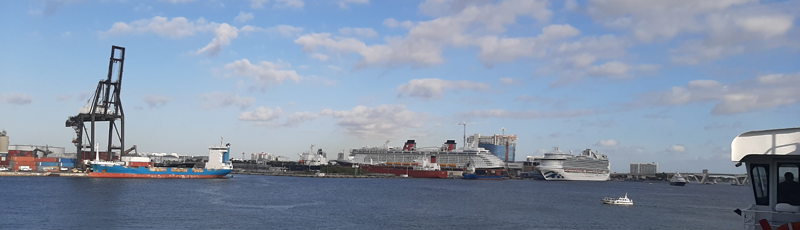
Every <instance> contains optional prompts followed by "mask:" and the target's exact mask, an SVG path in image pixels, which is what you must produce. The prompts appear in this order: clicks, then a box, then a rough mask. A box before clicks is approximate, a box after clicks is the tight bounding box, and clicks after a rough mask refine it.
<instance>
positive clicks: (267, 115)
mask: <svg viewBox="0 0 800 230" xmlns="http://www.w3.org/2000/svg"><path fill="white" fill-rule="evenodd" d="M281 113H283V111H282V110H281V107H275V109H274V110H273V109H272V108H269V107H264V106H260V107H258V108H256V110H255V111H251V112H243V113H242V114H240V115H239V120H240V121H272V120H275V119H278V118H279V117H280V116H281Z"/></svg>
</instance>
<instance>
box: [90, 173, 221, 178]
mask: <svg viewBox="0 0 800 230" xmlns="http://www.w3.org/2000/svg"><path fill="white" fill-rule="evenodd" d="M225 176H226V175H176V174H133V173H89V177H94V178H198V179H200V178H225Z"/></svg>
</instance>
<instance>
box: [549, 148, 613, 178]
mask: <svg viewBox="0 0 800 230" xmlns="http://www.w3.org/2000/svg"><path fill="white" fill-rule="evenodd" d="M610 169H611V166H610V164H609V162H608V156H606V155H603V154H599V153H597V151H595V152H592V150H590V149H586V150H584V151H583V152H581V154H580V155H572V154H568V153H564V152H561V150H559V149H558V147H555V148H553V151H552V152H549V153H545V154H544V157H543V158H542V159H541V164H540V165H539V166H537V167H536V171H538V172H539V173H541V174H542V175H543V176H544V179H545V180H587V181H607V180H608V179H609V175H610V173H609V171H610Z"/></svg>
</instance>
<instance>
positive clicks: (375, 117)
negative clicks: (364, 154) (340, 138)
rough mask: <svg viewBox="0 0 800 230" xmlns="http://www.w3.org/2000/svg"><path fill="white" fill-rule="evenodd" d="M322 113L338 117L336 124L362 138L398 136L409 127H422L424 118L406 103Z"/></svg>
mask: <svg viewBox="0 0 800 230" xmlns="http://www.w3.org/2000/svg"><path fill="white" fill-rule="evenodd" d="M321 115H324V116H332V117H334V118H336V119H337V121H336V124H337V125H339V126H341V127H342V128H344V129H345V130H346V133H347V134H350V135H353V136H356V137H360V138H387V137H388V138H396V135H398V134H402V133H404V132H405V131H407V129H408V128H419V127H421V126H422V121H423V120H424V114H419V113H415V112H413V111H410V110H408V109H406V106H405V105H380V106H377V107H373V108H369V107H366V106H361V105H360V106H356V107H355V108H353V109H351V110H349V111H348V110H345V111H335V110H331V109H324V110H323V111H322V113H321Z"/></svg>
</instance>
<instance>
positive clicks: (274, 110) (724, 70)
mask: <svg viewBox="0 0 800 230" xmlns="http://www.w3.org/2000/svg"><path fill="white" fill-rule="evenodd" d="M799 14H800V1H753V0H706V1H696V0H673V1H659V0H653V1H622V0H589V1H574V0H567V1H543V0H523V1H449V0H427V1H374V0H373V1H370V0H338V1H336V0H330V1H328V0H325V1H323V0H319V1H316V0H251V1H213V0H168V1H130V0H127V1H126V0H121V1H110V0H106V1H77V0H51V1H0V20H2V21H4V22H6V23H4V25H3V28H2V32H1V33H0V111H1V112H0V129H4V130H6V131H7V132H8V135H9V137H10V142H11V144H12V145H13V144H33V145H50V146H60V147H66V148H67V152H75V147H74V145H73V144H72V143H71V140H72V139H73V138H75V132H74V131H73V130H72V129H71V128H69V127H65V125H64V124H65V121H66V119H67V118H68V117H69V116H74V115H76V114H77V113H78V111H79V109H80V108H81V107H83V106H84V105H86V104H87V100H89V99H90V97H91V96H92V94H93V93H94V89H95V88H96V87H97V84H98V82H99V81H100V80H102V79H104V78H105V77H106V74H107V71H108V61H109V57H110V52H111V46H112V45H116V46H122V47H125V48H126V50H125V55H126V56H125V65H124V73H123V81H122V87H121V89H122V95H121V98H122V99H121V101H122V104H123V108H124V109H125V116H126V117H125V119H126V120H125V122H126V123H125V125H126V133H125V135H126V145H127V146H130V145H132V144H135V145H137V146H138V150H139V151H141V152H159V153H179V154H185V155H207V148H208V147H209V146H211V145H215V144H219V143H220V141H221V140H220V139H221V138H224V139H223V140H222V141H224V142H226V143H228V142H229V143H231V145H232V152H233V154H232V156H233V157H236V158H240V157H241V156H240V155H239V153H246V157H245V158H249V157H250V154H251V153H261V152H267V153H273V154H276V155H280V156H286V157H289V158H290V159H298V156H297V154H298V153H301V152H303V151H308V149H309V148H310V146H311V145H316V147H317V148H323V149H325V150H326V151H327V152H328V156H329V158H333V157H335V156H336V153H338V152H340V151H348V150H349V149H353V148H359V147H364V146H379V145H382V144H383V143H384V142H385V141H387V140H388V141H390V142H389V144H390V145H392V146H401V145H402V143H404V142H405V140H408V139H414V140H416V141H417V143H418V145H419V146H441V144H443V143H444V142H445V141H446V140H448V139H454V140H456V141H457V142H458V143H459V144H463V139H462V138H463V135H464V132H465V131H464V130H465V128H466V133H467V135H472V134H475V133H478V134H481V135H493V134H501V133H505V134H514V135H517V136H518V143H517V152H516V160H517V161H523V160H525V159H526V156H537V155H542V154H543V153H544V152H548V151H550V150H551V149H552V148H553V147H559V148H560V149H561V150H563V151H573V152H575V153H578V152H580V151H582V150H584V149H586V148H590V149H593V150H598V151H599V152H600V153H602V154H606V155H608V156H609V159H610V161H611V170H612V171H613V172H628V170H629V163H644V162H657V163H658V164H659V171H664V172H676V171H680V172H700V171H702V170H703V169H709V170H710V171H711V172H719V173H743V172H744V169H742V167H740V168H736V167H734V164H735V163H734V162H731V157H730V143H731V141H732V140H733V138H734V137H736V136H737V135H738V134H741V133H743V132H746V131H751V130H763V129H775V128H786V127H797V126H798V117H800V116H799V115H800V103H798V102H800V90H799V89H800V65H798V63H800V54H799V51H800V39H798V38H800V29H799V28H798V25H800V20H798V18H799V17H800V15H799ZM464 122H466V124H467V125H466V126H463V125H458V124H459V123H464ZM99 127H101V128H99V130H107V126H102V125H101V126H99ZM102 127H105V128H102ZM502 128H505V131H501V129H502ZM99 132H102V131H99ZM104 137H105V136H103V135H102V134H101V135H98V139H100V140H103V139H104ZM101 142H102V141H101ZM105 144H107V143H101V145H105Z"/></svg>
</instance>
